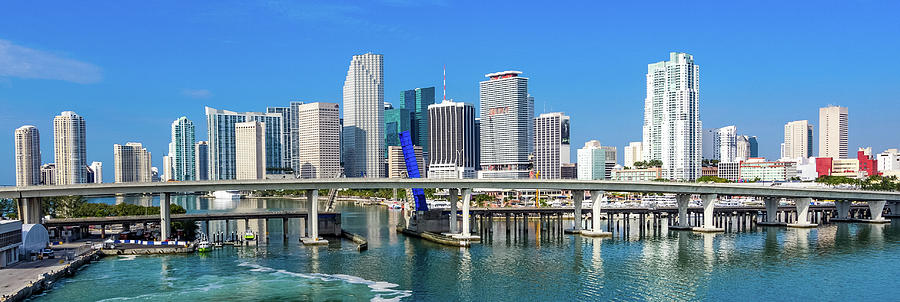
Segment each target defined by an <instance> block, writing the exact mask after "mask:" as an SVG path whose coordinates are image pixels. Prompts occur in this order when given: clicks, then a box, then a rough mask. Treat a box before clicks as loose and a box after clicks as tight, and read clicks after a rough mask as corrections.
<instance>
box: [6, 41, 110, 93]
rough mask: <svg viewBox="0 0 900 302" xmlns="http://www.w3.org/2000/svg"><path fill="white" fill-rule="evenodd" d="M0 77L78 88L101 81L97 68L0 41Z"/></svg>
mask: <svg viewBox="0 0 900 302" xmlns="http://www.w3.org/2000/svg"><path fill="white" fill-rule="evenodd" d="M0 77H16V78H25V79H47V80H61V81H68V82H74V83H79V84H90V83H97V82H100V80H102V79H103V75H102V74H101V70H100V67H97V66H96V65H93V64H90V63H85V62H81V61H78V60H73V59H68V58H64V57H60V56H57V55H55V54H52V53H49V52H45V51H41V50H37V49H31V48H28V47H24V46H19V45H16V44H13V43H12V42H10V41H7V40H0Z"/></svg>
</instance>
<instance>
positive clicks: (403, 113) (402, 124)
mask: <svg viewBox="0 0 900 302" xmlns="http://www.w3.org/2000/svg"><path fill="white" fill-rule="evenodd" d="M412 123H413V119H412V113H410V111H409V109H405V108H396V107H392V108H390V109H385V110H384V145H385V147H389V146H400V133H402V132H404V131H410V133H412V128H413V127H412ZM412 138H415V136H413V137H412ZM413 145H414V146H418V145H417V144H416V142H413ZM385 155H387V153H385Z"/></svg>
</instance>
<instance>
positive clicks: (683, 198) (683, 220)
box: [669, 194, 691, 230]
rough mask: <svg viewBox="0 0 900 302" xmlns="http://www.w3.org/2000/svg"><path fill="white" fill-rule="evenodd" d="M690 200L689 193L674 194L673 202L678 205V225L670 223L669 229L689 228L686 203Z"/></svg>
mask: <svg viewBox="0 0 900 302" xmlns="http://www.w3.org/2000/svg"><path fill="white" fill-rule="evenodd" d="M690 202H691V194H678V195H675V203H676V204H677V205H678V225H670V226H669V229H671V230H690V229H691V222H690V221H689V219H688V205H689V204H690Z"/></svg>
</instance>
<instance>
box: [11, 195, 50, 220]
mask: <svg viewBox="0 0 900 302" xmlns="http://www.w3.org/2000/svg"><path fill="white" fill-rule="evenodd" d="M16 207H18V211H19V220H22V223H23V224H40V223H41V217H42V216H44V214H43V213H41V198H40V197H31V198H19V199H16Z"/></svg>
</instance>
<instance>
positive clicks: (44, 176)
mask: <svg viewBox="0 0 900 302" xmlns="http://www.w3.org/2000/svg"><path fill="white" fill-rule="evenodd" d="M56 179H57V178H56V164H55V163H49V164H43V165H41V184H42V185H48V186H51V185H55V184H56Z"/></svg>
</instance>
